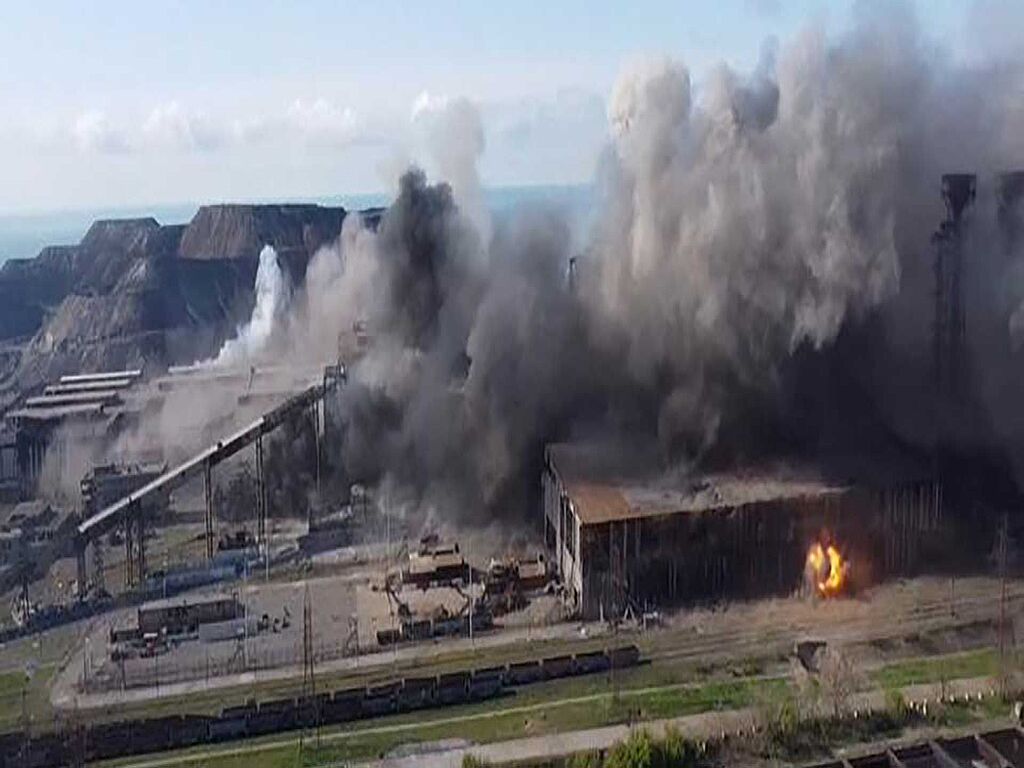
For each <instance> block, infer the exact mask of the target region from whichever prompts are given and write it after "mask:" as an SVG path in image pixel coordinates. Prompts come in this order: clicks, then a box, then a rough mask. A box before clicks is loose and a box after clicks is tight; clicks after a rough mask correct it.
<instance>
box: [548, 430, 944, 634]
mask: <svg viewBox="0 0 1024 768" xmlns="http://www.w3.org/2000/svg"><path fill="white" fill-rule="evenodd" d="M644 459H645V457H643V456H642V455H637V454H633V455H631V456H630V457H629V459H628V460H627V459H625V458H623V456H622V455H621V452H616V451H614V450H612V449H610V448H609V447H607V446H602V445H591V444H554V445H549V446H548V447H547V449H546V451H545V463H544V469H543V478H542V486H543V511H544V538H545V543H546V547H547V549H548V553H549V557H550V559H551V564H552V566H553V567H554V568H555V569H557V571H558V573H559V575H560V577H561V580H562V583H563V585H564V588H565V591H566V599H567V601H568V602H569V604H570V606H571V607H572V608H573V609H575V611H576V612H577V613H579V614H581V615H582V616H583V617H585V618H602V617H611V616H615V615H622V614H623V613H624V612H626V611H628V610H633V611H637V612H639V611H644V610H650V609H653V608H657V607H663V606H668V605H672V604H678V603H682V602H688V601H695V600H715V599H720V598H725V597H744V596H751V597H752V596H758V595H766V594H787V593H791V592H792V591H794V590H795V589H797V588H798V587H799V586H800V585H801V583H802V581H803V575H804V569H805V558H806V554H807V552H808V548H809V547H810V546H811V545H812V544H813V543H815V542H816V541H820V540H821V537H822V536H827V537H829V538H830V540H834V541H836V542H838V544H839V546H840V547H841V548H842V550H843V551H844V552H845V553H847V555H848V557H849V558H851V560H852V561H853V563H854V565H855V566H856V567H857V568H858V570H859V572H860V574H861V576H862V577H865V576H867V574H869V573H870V575H871V576H872V577H876V578H877V577H881V576H884V575H887V574H892V573H900V572H905V571H907V570H910V569H913V568H914V567H915V566H916V564H917V562H918V559H919V556H920V553H921V551H922V549H923V548H926V547H927V546H928V543H929V538H930V535H932V534H935V535H937V534H938V531H939V526H940V522H941V511H942V491H941V485H940V484H939V483H938V482H937V481H935V480H933V479H931V478H929V477H928V476H926V475H923V476H920V477H918V478H917V479H914V480H900V481H897V482H893V481H891V480H890V481H884V482H883V481H877V480H876V481H874V482H868V481H865V482H861V483H858V482H854V481H850V480H845V481H843V482H837V481H833V480H830V479H828V478H827V477H825V476H824V475H823V474H821V473H820V472H817V471H815V470H813V469H810V468H795V467H791V466H787V467H783V468H779V467H771V468H743V469H737V470H735V471H733V472H727V473H715V474H707V475H703V474H699V475H690V474H687V475H680V476H674V475H671V474H668V475H666V474H657V473H655V472H653V471H652V470H651V469H650V468H651V467H655V466H658V464H657V462H656V461H654V460H653V459H651V460H649V461H645V460H644Z"/></svg>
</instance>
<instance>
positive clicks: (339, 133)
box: [287, 98, 359, 146]
mask: <svg viewBox="0 0 1024 768" xmlns="http://www.w3.org/2000/svg"><path fill="white" fill-rule="evenodd" d="M287 121H288V123H289V125H290V127H291V128H292V129H293V130H295V131H296V132H297V133H298V134H299V135H300V136H301V137H302V138H303V140H305V141H306V142H307V143H309V144H313V145H324V146H341V145H345V144H350V143H351V142H352V141H353V140H354V139H355V138H356V137H357V135H358V129H359V123H358V120H357V119H356V113H355V112H354V111H353V110H352V109H351V108H350V107H338V106H337V105H335V104H334V103H332V102H330V101H328V100H327V99H322V98H321V99H316V100H315V101H312V102H307V101H304V100H302V99H296V100H295V101H294V102H292V104H291V106H290V107H289V108H288V113H287Z"/></svg>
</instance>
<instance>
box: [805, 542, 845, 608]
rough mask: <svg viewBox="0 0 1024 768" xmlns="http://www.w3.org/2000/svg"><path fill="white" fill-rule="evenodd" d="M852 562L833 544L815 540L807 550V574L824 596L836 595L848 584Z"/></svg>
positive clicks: (819, 592)
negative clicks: (825, 544)
mask: <svg viewBox="0 0 1024 768" xmlns="http://www.w3.org/2000/svg"><path fill="white" fill-rule="evenodd" d="M849 569H850V564H849V563H848V562H847V561H846V560H844V559H843V556H842V555H841V554H839V550H838V549H836V547H835V546H834V545H832V544H829V545H827V546H824V547H823V546H822V545H821V544H820V543H818V542H815V543H814V544H812V545H811V548H810V549H809V550H807V576H808V579H809V580H810V581H812V582H813V583H814V586H815V587H816V588H817V590H818V594H819V595H821V596H822V597H835V596H836V595H838V594H839V593H840V592H842V591H843V588H844V587H845V586H846V576H847V573H848V571H849Z"/></svg>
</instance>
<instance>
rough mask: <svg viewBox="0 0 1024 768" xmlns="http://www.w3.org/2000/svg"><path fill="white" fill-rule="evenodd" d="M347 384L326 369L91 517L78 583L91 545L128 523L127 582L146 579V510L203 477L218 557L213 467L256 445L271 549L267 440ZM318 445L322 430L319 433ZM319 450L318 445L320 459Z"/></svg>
mask: <svg viewBox="0 0 1024 768" xmlns="http://www.w3.org/2000/svg"><path fill="white" fill-rule="evenodd" d="M345 380H346V374H345V368H344V366H343V365H341V364H338V365H331V366H327V367H326V369H325V371H324V377H323V381H322V382H319V383H317V384H314V385H313V386H311V387H309V388H308V389H306V390H304V391H303V392H300V393H298V394H296V395H294V396H292V397H290V398H288V399H287V400H286V401H285V402H283V403H281V404H280V405H278V406H277V407H275V408H273V409H271V410H270V411H268V412H267V413H265V414H264V415H262V416H260V417H259V418H258V419H256V420H255V421H253V422H252V423H251V424H249V425H248V426H246V427H243V428H242V429H240V430H238V431H237V432H235V433H233V434H231V435H228V436H227V437H225V438H224V439H222V440H218V441H217V442H216V443H214V444H213V445H211V446H209V447H208V448H206V449H205V450H203V451H200V452H199V453H197V454H196V455H195V456H193V457H192V458H190V459H188V460H186V461H184V462H182V463H181V464H179V465H177V466H176V467H173V468H172V469H169V470H168V471H167V472H164V473H163V474H162V475H160V476H159V477H157V478H156V479H154V480H152V481H150V482H149V483H147V484H146V485H144V486H142V487H141V488H139V489H138V490H136V491H133V492H132V493H129V494H128V495H127V496H124V497H123V498H120V499H118V500H117V501H115V502H114V503H112V504H110V505H108V506H107V507H105V508H103V509H101V510H100V511H99V512H97V513H96V514H94V515H92V516H91V517H88V518H86V519H85V520H82V521H81V522H80V523H79V524H78V530H77V539H78V541H77V551H78V569H79V583H80V584H82V583H85V577H86V573H85V555H84V553H85V548H86V546H87V545H88V544H89V542H91V541H93V540H94V539H96V538H97V537H99V536H102V535H103V534H104V533H106V532H108V531H109V530H111V529H112V528H113V527H114V526H115V525H117V524H118V523H119V522H123V526H124V532H125V553H126V560H127V562H126V568H125V571H126V581H127V582H128V584H129V585H133V584H135V583H138V581H141V580H142V578H144V573H145V554H144V540H145V537H144V532H143V508H144V506H145V503H146V502H147V501H148V500H155V499H158V498H161V497H163V496H165V495H166V494H170V493H171V492H172V491H174V490H176V489H177V488H180V487H181V486H183V485H185V484H186V483H188V482H189V481H190V480H193V479H194V478H196V477H198V476H200V475H202V476H203V487H204V493H205V497H206V553H207V557H208V558H212V557H213V554H214V531H213V484H212V479H211V471H212V469H213V467H215V466H217V465H218V464H220V463H221V462H223V461H225V460H227V459H229V458H231V457H232V456H234V455H235V454H237V453H238V452H239V451H241V450H243V449H244V448H246V447H248V446H250V445H253V444H255V445H256V464H257V466H256V476H257V486H258V488H257V490H258V493H257V502H256V514H257V537H258V540H259V541H258V543H259V545H260V546H261V547H265V545H266V536H265V531H266V514H267V500H266V484H265V482H264V480H265V473H264V468H263V456H264V450H263V436H264V435H266V434H268V433H270V432H273V431H274V430H275V429H277V428H278V427H279V426H281V425H282V424H284V423H285V422H286V421H288V420H290V419H292V418H294V417H296V416H298V415H299V414H301V413H303V412H304V411H307V410H308V409H311V408H316V407H319V405H320V403H321V402H322V401H323V399H324V396H325V395H326V394H327V393H328V392H331V391H333V390H334V389H335V388H337V387H338V386H340V385H341V384H343V383H344V382H345ZM317 435H318V440H319V428H318V429H317ZM319 452H320V447H319V443H318V445H317V458H318V460H319Z"/></svg>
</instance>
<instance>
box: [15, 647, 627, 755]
mask: <svg viewBox="0 0 1024 768" xmlns="http://www.w3.org/2000/svg"><path fill="white" fill-rule="evenodd" d="M638 663H640V651H639V649H638V648H637V647H636V646H635V645H625V646H619V647H615V648H609V649H605V650H597V651H591V652H587V653H577V654H565V655H561V656H549V657H545V658H540V659H531V660H529V661H522V662H515V663H509V664H505V665H501V666H495V667H487V668H483V669H472V670H461V671H455V672H448V673H444V674H439V675H436V676H432V677H404V678H400V679H398V680H392V681H390V682H385V683H380V684H375V685H369V686H366V687H362V688H348V689H343V690H335V691H330V692H326V693H320V694H317V695H315V696H308V697H300V698H294V699H275V700H271V701H265V702H261V703H259V704H256V703H255V702H252V703H249V704H246V705H244V706H239V707H229V708H226V709H224V710H222V711H221V713H220V715H209V716H207V715H175V716H168V717H159V718H150V719H140V720H123V721H119V722H111V723H98V724H95V725H87V724H79V725H78V726H77V727H67V728H64V729H61V730H57V731H51V732H48V733H39V734H32V735H31V736H30V737H26V735H25V734H23V733H6V734H2V735H0V766H3V767H4V768H6V766H19V768H50V766H64V765H73V764H82V763H83V762H93V761H95V760H107V759H112V758H118V757H127V756H130V755H140V754H145V753H149V752H166V751H168V750H173V749H181V748H184V747H191V746H195V745H197V744H207V743H216V742H225V741H233V740H236V739H245V738H249V737H253V736H263V735H266V734H271V733H278V732H282V731H289V730H296V729H306V728H315V727H318V726H321V725H331V724H335V723H344V722H349V721H353V720H359V719H362V718H370V717H379V716H382V715H389V714H395V713H399V712H411V711H415V710H418V709H426V708H429V707H443V706H452V705H457V704H465V703H469V702H475V701H482V700H484V699H490V698H494V697H496V696H500V695H502V694H503V693H506V692H508V691H509V690H510V689H512V688H515V687H517V686H522V685H529V684H531V683H538V682H542V681H545V680H556V679H559V678H565V677H572V676H575V675H588V674H595V673H601V672H608V671H610V670H613V669H622V668H625V667H631V666H634V665H636V664H638Z"/></svg>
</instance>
